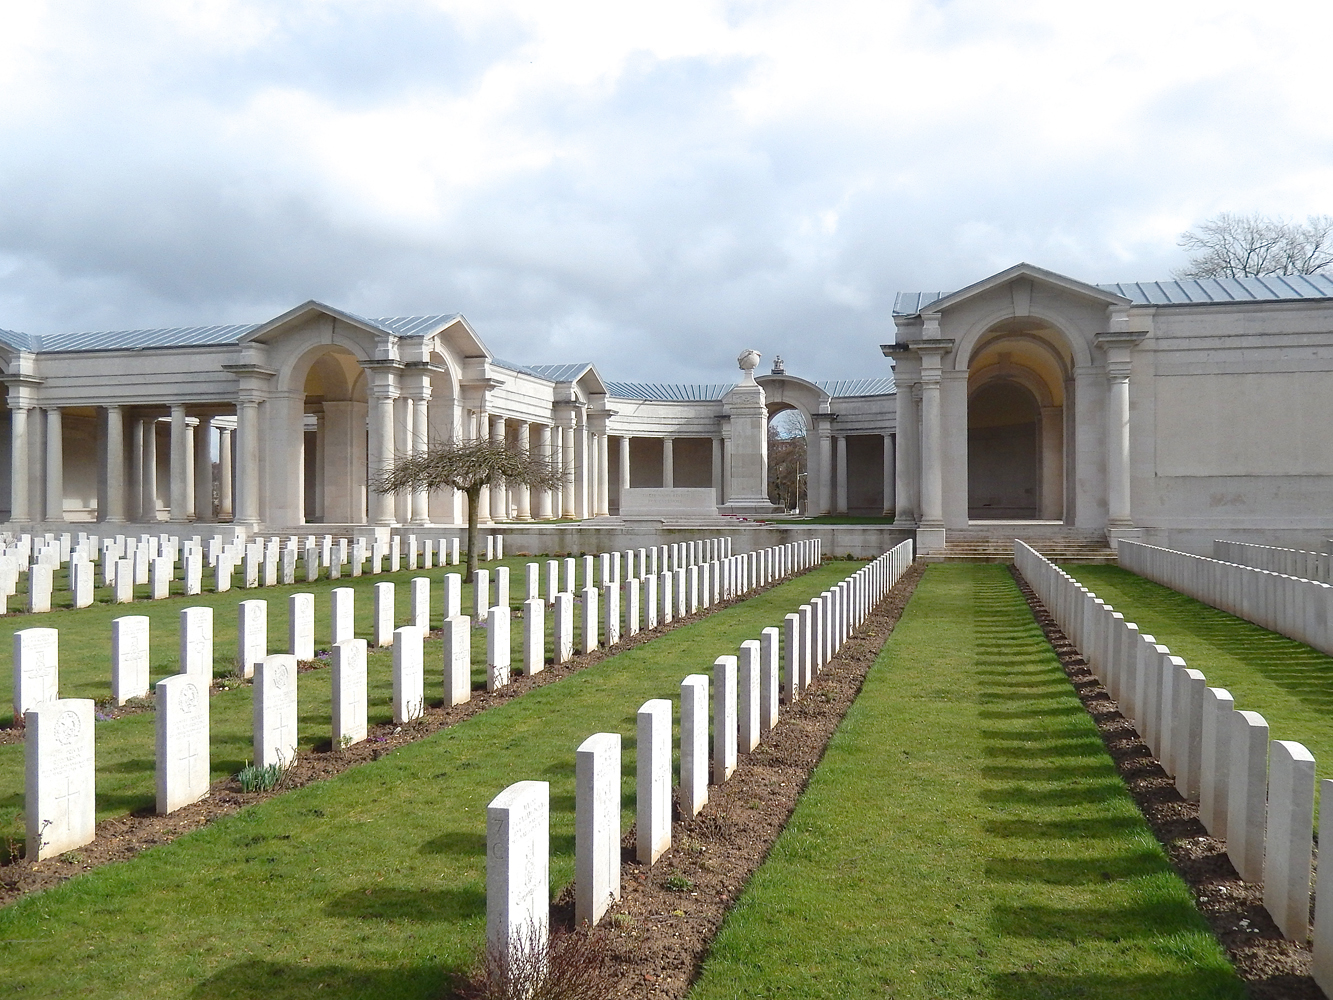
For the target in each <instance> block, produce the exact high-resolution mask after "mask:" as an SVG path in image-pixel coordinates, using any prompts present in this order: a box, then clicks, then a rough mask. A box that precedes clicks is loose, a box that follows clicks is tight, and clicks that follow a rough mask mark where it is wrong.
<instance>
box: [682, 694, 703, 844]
mask: <svg viewBox="0 0 1333 1000" xmlns="http://www.w3.org/2000/svg"><path fill="white" fill-rule="evenodd" d="M707 802H708V678H707V677H706V676H705V675H704V674H690V676H688V677H686V678H685V679H684V680H683V681H681V682H680V808H681V812H683V813H684V814H685V815H686V817H687V818H688V817H690V816H697V815H699V810H700V809H702V808H703V807H704V805H705V804H707Z"/></svg>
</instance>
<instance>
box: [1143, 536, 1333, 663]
mask: <svg viewBox="0 0 1333 1000" xmlns="http://www.w3.org/2000/svg"><path fill="white" fill-rule="evenodd" d="M1117 550H1118V553H1119V562H1120V566H1121V568H1122V569H1127V570H1129V571H1130V572H1131V573H1137V574H1138V575H1139V576H1142V577H1145V578H1146V579H1149V580H1152V581H1153V582H1154V583H1160V584H1162V585H1163V586H1166V587H1170V588H1171V589H1172V590H1177V591H1179V592H1180V593H1182V594H1185V595H1186V596H1188V597H1193V598H1194V599H1195V600H1197V601H1202V602H1203V603H1204V604H1209V605H1211V606H1212V607H1215V608H1219V609H1221V610H1222V611H1225V612H1227V614H1231V615H1235V616H1236V617H1237V618H1244V619H1245V620H1246V621H1251V622H1254V624H1256V625H1260V626H1262V627H1263V628H1266V629H1268V630H1269V631H1270V632H1277V633H1279V634H1281V635H1285V636H1287V637H1288V638H1291V639H1295V640H1296V641H1297V642H1303V643H1305V644H1306V645H1307V646H1313V647H1314V648H1315V649H1317V650H1319V651H1320V652H1321V653H1327V654H1328V655H1330V656H1333V586H1330V585H1329V584H1327V583H1323V582H1322V581H1319V580H1308V579H1300V578H1298V577H1294V576H1286V575H1285V574H1282V573H1273V572H1270V571H1268V570H1262V569H1255V568H1253V567H1251V566H1241V565H1237V564H1236V563H1229V562H1222V561H1220V560H1217V559H1209V558H1208V557H1207V556H1196V555H1194V554H1193V553H1192V552H1179V551H1177V550H1175V549H1165V548H1161V547H1160V546H1157V545H1147V544H1144V543H1143V542H1129V541H1126V542H1123V543H1121V544H1119V545H1118V546H1117Z"/></svg>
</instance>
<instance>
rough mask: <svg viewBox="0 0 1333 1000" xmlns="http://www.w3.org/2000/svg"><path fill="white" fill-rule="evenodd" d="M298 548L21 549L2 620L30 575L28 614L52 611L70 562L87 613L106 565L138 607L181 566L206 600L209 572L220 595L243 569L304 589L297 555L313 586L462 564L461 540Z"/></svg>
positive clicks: (151, 542) (148, 542) (78, 600)
mask: <svg viewBox="0 0 1333 1000" xmlns="http://www.w3.org/2000/svg"><path fill="white" fill-rule="evenodd" d="M61 538H62V539H63V540H64V541H66V542H67V541H68V540H69V536H68V535H62V536H61ZM23 539H24V540H26V542H27V543H28V544H27V548H29V549H31V548H32V541H33V540H32V538H31V537H30V536H23ZM485 540H486V559H487V561H492V560H495V559H502V558H504V538H503V536H499V535H487V536H486V539H485ZM99 541H100V543H101V544H100V548H99V544H98V543H99ZM299 542H300V539H299V538H298V537H297V536H295V535H293V536H290V537H289V538H287V539H286V540H285V542H284V541H283V540H282V539H280V538H276V537H273V538H268V539H264V538H257V539H252V540H251V541H249V542H246V543H244V544H241V543H234V544H230V545H229V544H226V543H224V542H223V539H222V536H220V535H216V536H214V537H213V538H212V539H210V540H209V542H208V543H207V546H206V547H205V545H204V543H203V542H202V540H201V539H200V537H199V536H195V537H194V538H193V539H185V540H182V539H181V538H178V537H176V536H172V535H161V536H152V535H143V536H141V537H140V538H139V539H137V540H136V539H134V538H129V537H126V536H124V535H117V536H116V537H115V538H107V539H99V538H98V537H97V536H95V535H94V536H87V535H80V536H79V540H78V541H77V542H75V543H74V544H73V545H72V546H70V547H69V548H68V550H67V553H66V555H65V557H64V558H63V559H62V558H61V554H60V553H61V549H60V548H58V547H57V545H55V544H54V543H53V544H50V545H47V546H46V547H45V548H41V547H39V548H37V549H36V550H35V553H36V555H35V557H34V558H33V561H32V562H31V563H29V562H28V561H27V558H28V557H26V556H24V555H23V553H24V551H25V547H24V546H23V545H18V544H16V545H15V547H14V548H13V550H12V552H9V553H7V554H6V555H0V614H2V613H7V611H8V605H7V601H8V598H9V597H12V596H14V595H15V594H17V593H18V589H19V578H20V575H21V574H24V573H26V574H27V588H26V589H27V599H26V605H25V609H26V610H27V611H29V612H46V611H50V610H51V598H52V595H53V593H54V580H55V572H56V570H58V569H59V568H60V566H61V565H62V564H63V563H64V562H68V563H69V586H70V590H71V592H72V595H73V605H74V607H76V608H86V607H88V606H89V605H91V604H92V603H93V591H94V588H95V586H96V585H97V570H96V564H97V563H98V562H99V561H100V563H101V576H102V581H101V582H102V586H104V587H110V588H112V590H113V592H114V599H115V601H116V602H117V603H122V604H124V603H129V602H131V601H133V600H134V588H135V587H136V586H149V587H150V588H151V589H150V598H151V599H154V600H159V599H162V598H165V597H168V596H169V595H170V591H171V584H172V581H173V580H174V579H175V578H176V566H177V562H180V563H181V566H182V569H181V576H182V579H183V581H184V585H185V593H186V595H187V596H196V595H198V594H201V593H203V584H204V573H205V570H206V569H211V571H212V573H213V589H214V591H215V592H217V593H223V592H225V591H228V590H230V589H231V588H232V584H233V577H234V574H235V572H236V569H237V568H238V567H239V568H240V569H241V570H242V576H241V586H243V587H246V588H252V587H261V586H275V585H278V584H285V585H291V584H294V583H296V582H297V579H296V578H297V572H296V566H297V559H298V556H299V557H300V558H301V560H302V562H303V566H304V570H305V582H307V583H311V582H314V581H315V580H318V579H319V578H320V573H321V570H323V572H324V576H325V577H326V578H327V579H330V580H337V579H340V578H341V577H342V575H343V568H344V567H347V568H348V575H350V576H361V575H363V574H364V573H365V572H366V570H367V563H369V572H370V573H372V574H378V573H382V572H384V571H385V564H386V562H387V564H388V571H389V572H393V573H396V572H398V571H399V570H400V569H401V568H402V565H403V562H404V561H406V564H407V569H409V570H416V569H418V568H421V569H431V568H433V566H435V565H436V564H437V560H438V565H440V566H444V565H446V563H448V564H450V565H454V566H457V565H458V564H459V545H458V539H457V538H442V539H438V540H434V539H418V538H417V537H416V536H415V535H408V536H406V538H405V539H404V538H403V537H402V536H399V535H394V536H392V537H391V538H390V540H389V541H388V542H387V543H385V542H378V541H377V542H373V543H372V542H367V541H366V540H365V539H355V540H353V541H351V542H350V543H349V541H348V539H346V538H341V539H334V538H333V537H332V536H331V535H325V536H324V537H323V539H322V541H317V539H316V537H315V536H314V535H310V536H307V537H306V539H305V546H304V549H303V550H300V551H298V543H299ZM404 542H405V543H406V544H405V545H404Z"/></svg>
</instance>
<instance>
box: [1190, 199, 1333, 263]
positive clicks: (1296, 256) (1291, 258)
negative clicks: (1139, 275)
mask: <svg viewBox="0 0 1333 1000" xmlns="http://www.w3.org/2000/svg"><path fill="white" fill-rule="evenodd" d="M1177 245H1178V246H1180V247H1181V248H1182V249H1184V250H1187V251H1189V253H1190V255H1191V256H1190V263H1189V266H1188V267H1184V268H1180V269H1179V270H1177V271H1176V272H1175V276H1176V277H1177V278H1245V277H1261V276H1264V275H1276V274H1317V273H1319V272H1321V271H1324V270H1326V269H1327V268H1328V267H1329V266H1330V265H1333V217H1330V216H1327V215H1312V216H1310V217H1309V218H1308V219H1306V221H1305V224H1304V225H1301V224H1300V223H1295V222H1289V221H1287V220H1286V219H1283V218H1270V217H1269V216H1266V215H1260V214H1259V213H1257V212H1256V213H1252V214H1250V215H1241V214H1238V213H1235V212H1222V213H1221V214H1220V215H1216V216H1214V217H1213V218H1211V219H1208V220H1207V221H1206V222H1203V223H1201V224H1200V225H1199V226H1198V228H1197V229H1191V230H1187V231H1186V232H1184V233H1181V234H1180V239H1179V241H1177Z"/></svg>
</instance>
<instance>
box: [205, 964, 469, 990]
mask: <svg viewBox="0 0 1333 1000" xmlns="http://www.w3.org/2000/svg"><path fill="white" fill-rule="evenodd" d="M461 971H462V970H458V969H454V968H452V967H450V966H446V965H443V964H435V963H430V962H423V963H419V964H417V965H410V966H398V967H396V968H388V969H358V968H355V967H352V966H347V965H316V966H310V965H298V964H290V963H286V962H264V961H260V960H258V959H252V960H250V961H246V962H237V963H236V964H235V965H229V966H227V967H226V968H224V969H221V970H219V971H218V972H216V973H214V974H213V975H212V976H210V977H209V978H208V979H206V980H204V981H203V982H202V983H200V984H199V985H198V986H196V987H195V988H194V989H193V990H191V991H190V997H191V1000H223V998H224V997H225V998H227V1000H250V998H254V1000H306V998H307V997H312V996H317V997H329V998H334V1000H362V998H364V997H375V996H386V995H393V994H395V993H398V992H400V991H403V990H405V989H411V991H412V992H414V993H417V994H419V995H421V996H430V995H445V987H446V986H447V984H448V983H449V982H450V980H451V979H452V978H453V977H454V976H455V975H456V974H458V973H460V972H461Z"/></svg>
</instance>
